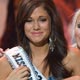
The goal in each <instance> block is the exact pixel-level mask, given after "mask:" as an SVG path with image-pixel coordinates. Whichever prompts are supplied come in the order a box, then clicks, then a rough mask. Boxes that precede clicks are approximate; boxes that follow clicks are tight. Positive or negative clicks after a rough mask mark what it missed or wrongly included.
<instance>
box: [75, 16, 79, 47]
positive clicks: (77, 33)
mask: <svg viewBox="0 0 80 80" xmlns="http://www.w3.org/2000/svg"><path fill="white" fill-rule="evenodd" d="M75 38H76V42H77V45H78V47H79V48H80V15H79V16H78V18H77V21H76V27H75Z"/></svg>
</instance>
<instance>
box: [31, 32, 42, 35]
mask: <svg viewBox="0 0 80 80" xmlns="http://www.w3.org/2000/svg"><path fill="white" fill-rule="evenodd" d="M31 33H32V35H41V34H42V33H43V32H31Z"/></svg>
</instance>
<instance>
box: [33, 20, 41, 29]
mask: <svg viewBox="0 0 80 80" xmlns="http://www.w3.org/2000/svg"><path fill="white" fill-rule="evenodd" d="M33 29H34V30H39V29H40V25H39V23H38V21H35V22H34V26H33Z"/></svg>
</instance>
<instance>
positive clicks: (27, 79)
mask: <svg viewBox="0 0 80 80" xmlns="http://www.w3.org/2000/svg"><path fill="white" fill-rule="evenodd" d="M22 80H30V79H29V77H24V78H22Z"/></svg>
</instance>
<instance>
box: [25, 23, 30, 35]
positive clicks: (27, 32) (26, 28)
mask: <svg viewBox="0 0 80 80" xmlns="http://www.w3.org/2000/svg"><path fill="white" fill-rule="evenodd" d="M30 30H31V29H30V27H29V26H27V25H26V24H25V25H24V33H25V35H26V36H28V35H29V32H30Z"/></svg>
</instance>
